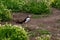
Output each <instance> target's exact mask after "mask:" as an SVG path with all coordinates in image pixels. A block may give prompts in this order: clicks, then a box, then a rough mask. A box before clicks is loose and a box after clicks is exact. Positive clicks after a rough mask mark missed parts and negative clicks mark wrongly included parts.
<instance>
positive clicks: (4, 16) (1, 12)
mask: <svg viewBox="0 0 60 40" xmlns="http://www.w3.org/2000/svg"><path fill="white" fill-rule="evenodd" d="M10 19H11V12H10V10H8V9H7V7H6V6H4V5H3V4H2V3H0V21H7V20H10Z"/></svg>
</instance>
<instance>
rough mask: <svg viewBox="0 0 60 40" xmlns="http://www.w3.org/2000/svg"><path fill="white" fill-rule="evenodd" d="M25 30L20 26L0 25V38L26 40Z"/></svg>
mask: <svg viewBox="0 0 60 40" xmlns="http://www.w3.org/2000/svg"><path fill="white" fill-rule="evenodd" d="M27 37H28V36H27V32H26V31H25V30H24V28H22V27H21V26H16V25H11V24H5V25H0V40H27Z"/></svg>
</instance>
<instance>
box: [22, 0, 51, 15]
mask: <svg viewBox="0 0 60 40" xmlns="http://www.w3.org/2000/svg"><path fill="white" fill-rule="evenodd" d="M49 8H50V7H49V3H48V2H45V0H40V1H39V0H29V1H28V3H27V4H25V5H24V6H23V10H24V11H26V12H30V13H33V14H44V13H47V14H48V13H49V12H50V9H49Z"/></svg>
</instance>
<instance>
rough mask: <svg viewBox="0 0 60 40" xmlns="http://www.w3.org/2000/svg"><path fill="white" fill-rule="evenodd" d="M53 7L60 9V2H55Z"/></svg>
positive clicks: (56, 0) (59, 0)
mask: <svg viewBox="0 0 60 40" xmlns="http://www.w3.org/2000/svg"><path fill="white" fill-rule="evenodd" d="M51 5H52V7H55V8H58V9H60V0H54V2H52V4H51Z"/></svg>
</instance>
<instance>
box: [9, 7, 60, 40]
mask: <svg viewBox="0 0 60 40" xmlns="http://www.w3.org/2000/svg"><path fill="white" fill-rule="evenodd" d="M51 10H52V14H51V15H49V16H47V17H42V18H36V19H34V18H31V21H30V22H29V23H28V28H29V29H30V30H35V29H38V28H40V29H46V30H49V31H50V32H51V34H52V38H51V40H60V22H59V21H60V10H58V9H55V8H51ZM27 15H29V13H22V12H14V13H12V17H13V18H12V20H11V21H9V23H12V24H15V25H19V24H18V23H16V21H18V20H20V21H22V20H23V19H24V18H25V17H26V16H27ZM30 15H31V14H30ZM30 40H35V39H34V37H32V38H31V39H30Z"/></svg>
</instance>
